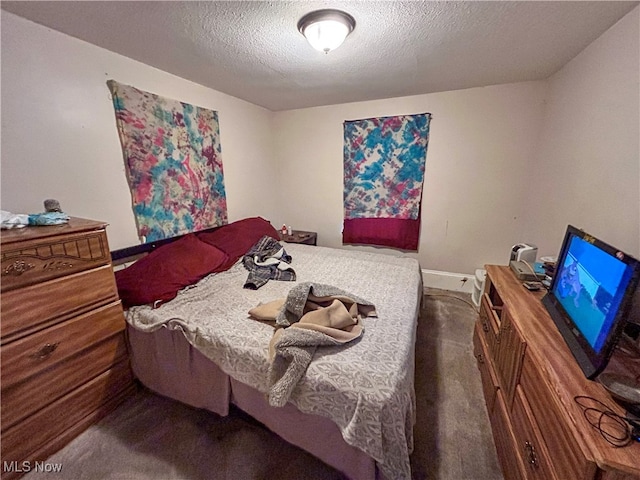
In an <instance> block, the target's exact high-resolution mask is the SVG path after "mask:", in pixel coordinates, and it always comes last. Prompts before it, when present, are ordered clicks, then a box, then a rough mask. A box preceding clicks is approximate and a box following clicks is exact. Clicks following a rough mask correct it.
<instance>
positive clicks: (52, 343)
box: [0, 218, 134, 479]
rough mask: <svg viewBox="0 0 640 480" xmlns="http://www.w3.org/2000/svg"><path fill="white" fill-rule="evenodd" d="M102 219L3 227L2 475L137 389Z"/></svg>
mask: <svg viewBox="0 0 640 480" xmlns="http://www.w3.org/2000/svg"><path fill="white" fill-rule="evenodd" d="M105 227H106V225H105V224H104V223H100V222H95V221H91V220H83V219H79V218H72V219H71V221H70V222H69V223H68V224H65V225H56V226H46V227H45V226H42V227H41V226H37V227H35V226H34V227H26V228H22V229H14V230H4V231H2V236H1V252H0V253H1V258H2V263H1V291H2V294H1V299H0V312H1V315H2V321H1V323H0V331H1V346H0V361H1V378H0V385H1V422H2V424H1V435H2V444H1V448H2V478H3V479H5V478H15V477H18V476H20V475H21V474H23V473H26V472H27V471H29V470H34V469H35V467H36V462H41V461H43V460H45V459H46V458H47V457H49V456H50V455H51V454H53V453H54V452H56V451H57V450H59V449H60V448H61V447H63V446H64V445H65V444H66V443H68V442H69V441H70V440H71V439H73V438H74V437H75V436H77V435H78V434H79V433H80V432H82V431H83V430H84V429H85V428H87V427H88V426H89V425H91V424H92V423H94V422H96V421H97V420H98V419H100V418H101V417H103V416H104V415H106V414H107V413H109V412H110V411H111V410H113V409H114V408H115V407H116V406H117V405H118V404H119V403H120V402H121V401H122V400H124V399H125V398H126V397H127V396H128V395H129V394H131V393H132V391H133V389H134V384H133V379H132V374H131V370H130V367H129V359H128V354H127V346H126V338H125V321H124V316H123V313H122V306H121V304H120V300H119V298H118V292H117V289H116V284H115V278H114V275H113V270H112V267H111V255H110V253H109V245H108V243H107V235H106V231H105ZM63 471H64V470H63Z"/></svg>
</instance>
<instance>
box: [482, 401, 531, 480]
mask: <svg viewBox="0 0 640 480" xmlns="http://www.w3.org/2000/svg"><path fill="white" fill-rule="evenodd" d="M489 418H490V420H491V430H492V431H493V440H494V442H495V444H496V451H497V452H498V459H499V460H500V465H501V466H502V474H503V475H504V478H505V480H526V475H525V473H524V472H525V468H524V464H523V463H522V458H521V457H520V456H519V455H518V454H517V452H516V451H515V450H514V449H515V445H516V441H515V437H514V435H513V429H512V428H511V423H510V422H509V414H508V413H507V410H506V406H505V403H504V400H503V399H502V394H501V391H498V394H497V395H496V404H495V407H494V409H493V412H492V413H491V414H490V415H489Z"/></svg>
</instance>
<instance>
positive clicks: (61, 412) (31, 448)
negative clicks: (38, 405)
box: [2, 361, 133, 462]
mask: <svg viewBox="0 0 640 480" xmlns="http://www.w3.org/2000/svg"><path fill="white" fill-rule="evenodd" d="M132 382H133V379H132V376H131V370H130V368H129V362H128V361H123V362H120V363H118V364H117V365H115V366H114V367H113V368H112V369H110V370H108V371H106V372H104V373H103V374H101V375H100V376H98V377H96V378H94V379H93V380H91V381H90V382H88V383H86V384H84V385H82V386H81V387H80V388H78V389H76V390H74V391H73V392H71V393H69V394H67V395H65V396H64V397H62V398H60V399H58V400H57V401H55V402H54V403H52V404H50V405H49V406H47V407H46V408H43V409H42V410H39V411H38V412H37V413H35V414H34V415H32V416H30V417H28V418H27V419H26V420H24V421H22V422H21V423H19V424H17V425H14V426H13V427H11V428H9V429H7V430H6V431H5V432H3V433H2V462H11V461H34V460H37V459H40V460H42V459H43V458H42V457H41V456H40V455H38V453H37V452H42V451H43V449H44V450H45V451H46V450H47V449H48V455H50V454H51V453H53V452H52V451H51V450H52V449H51V444H52V443H55V442H56V441H57V440H58V438H59V437H65V438H64V439H65V440H66V441H68V440H69V439H70V438H66V437H69V435H66V433H65V432H67V431H68V430H69V429H73V428H74V427H75V426H76V425H77V424H78V423H79V422H81V423H84V426H85V427H86V426H88V425H89V424H90V423H92V422H91V421H90V420H92V419H95V418H100V417H101V416H103V415H104V412H103V411H101V410H102V409H104V408H106V407H107V405H109V402H110V403H111V405H110V406H111V407H112V406H113V405H112V404H113V400H114V399H117V398H118V395H119V394H121V393H122V392H124V391H126V390H127V389H129V388H130V387H131V385H132ZM87 417H89V418H87ZM78 433H79V431H74V432H73V435H71V437H73V436H75V435H77V434H78ZM62 444H64V442H62ZM38 456H40V458H34V457H38Z"/></svg>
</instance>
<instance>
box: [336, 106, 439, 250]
mask: <svg viewBox="0 0 640 480" xmlns="http://www.w3.org/2000/svg"><path fill="white" fill-rule="evenodd" d="M430 120H431V114H429V113H424V114H419V115H401V116H397V117H382V118H367V119H363V120H353V121H347V122H345V123H344V229H343V232H342V242H343V243H352V244H369V245H379V246H386V247H393V248H400V249H404V250H413V251H417V250H418V244H419V237H420V203H421V199H422V184H423V181H424V170H425V161H426V156H427V144H428V142H429V122H430Z"/></svg>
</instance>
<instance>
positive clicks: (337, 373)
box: [127, 244, 422, 480]
mask: <svg viewBox="0 0 640 480" xmlns="http://www.w3.org/2000/svg"><path fill="white" fill-rule="evenodd" d="M286 249H287V252H288V253H289V254H290V255H291V256H292V258H293V260H292V262H291V265H292V267H293V268H294V269H295V271H296V275H297V282H306V281H309V282H317V283H324V284H327V285H333V286H336V287H339V288H342V289H343V290H345V291H347V292H350V293H352V294H354V295H357V296H359V297H362V298H364V299H367V300H369V301H370V302H372V303H373V304H374V305H375V307H376V310H377V312H378V318H367V319H365V320H364V329H365V330H364V334H363V336H362V337H361V338H360V339H358V340H357V341H355V342H351V343H349V344H348V345H346V346H339V347H322V348H319V349H318V351H317V352H316V354H315V356H314V358H313V361H312V362H311V364H310V365H309V368H308V369H307V372H306V374H305V376H304V377H303V378H302V380H301V381H300V382H299V384H298V385H297V387H296V388H295V390H294V391H293V393H292V396H291V398H290V401H291V403H293V404H294V405H295V406H296V407H297V408H298V409H299V410H300V411H302V412H305V413H312V414H317V415H322V416H324V417H328V418H330V419H332V420H333V421H334V422H335V423H336V424H337V425H338V426H339V427H340V430H341V431H342V435H343V437H344V440H345V441H346V442H347V443H348V444H350V445H353V446H355V447H358V448H360V449H361V450H362V451H364V452H365V453H367V454H368V455H369V456H371V457H372V458H374V459H375V460H376V462H377V464H378V466H379V468H380V469H381V471H382V472H383V473H384V474H385V476H386V477H387V478H390V479H391V478H393V479H407V480H409V479H410V478H411V469H410V464H409V454H410V452H411V451H412V449H413V424H414V422H415V394H414V386H413V378H414V351H415V338H416V337H415V336H416V325H417V317H418V311H419V303H420V299H421V295H422V292H421V285H422V284H421V274H420V267H419V264H418V262H417V261H416V260H415V259H411V258H405V257H395V256H391V255H383V254H377V253H367V252H360V251H354V250H339V249H331V248H324V247H316V246H308V245H297V244H286ZM246 277H247V271H246V270H245V269H244V267H243V266H242V264H241V262H239V263H237V264H236V265H234V266H233V267H232V268H231V269H230V270H228V271H226V272H223V273H220V274H214V275H210V276H209V277H207V278H205V279H203V280H202V281H200V282H199V283H198V284H197V285H195V286H193V287H190V288H188V289H186V290H184V291H182V292H180V294H179V295H178V296H177V297H176V298H175V299H174V300H172V301H170V302H168V303H166V304H164V305H162V306H161V307H159V308H157V309H152V308H150V307H148V306H142V307H133V308H131V309H130V310H129V311H128V312H127V321H128V322H129V324H131V325H132V326H133V327H135V328H137V329H139V330H142V331H147V332H151V331H154V330H156V329H158V328H161V327H163V326H164V327H168V328H171V329H176V328H180V329H181V330H182V331H183V332H184V334H185V336H186V337H187V339H188V340H189V342H190V343H191V344H192V345H193V346H194V347H196V348H197V349H198V350H200V351H201V352H202V353H203V354H204V355H206V356H207V357H208V358H210V359H211V360H213V361H214V362H215V363H216V364H217V365H218V366H219V367H220V368H221V369H222V370H223V371H224V372H225V373H227V374H228V375H230V376H231V377H233V378H235V379H236V380H239V381H241V382H243V383H245V384H247V385H249V386H251V387H253V388H255V389H257V390H260V391H261V392H267V391H268V387H269V382H268V373H267V372H268V366H269V364H268V345H269V341H270V340H271V337H272V335H273V328H272V327H271V326H269V325H267V324H263V323H260V322H258V321H256V320H252V319H250V318H249V315H248V314H247V312H248V311H249V309H250V308H252V307H254V306H256V305H258V304H259V303H265V302H268V301H271V300H274V299H276V298H284V297H286V294H287V293H288V291H289V289H290V288H291V287H292V286H293V285H294V282H284V281H275V280H270V281H269V282H268V283H267V284H266V285H264V286H263V287H261V288H260V289H259V290H248V289H243V288H242V286H243V284H244V282H245V280H246Z"/></svg>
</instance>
